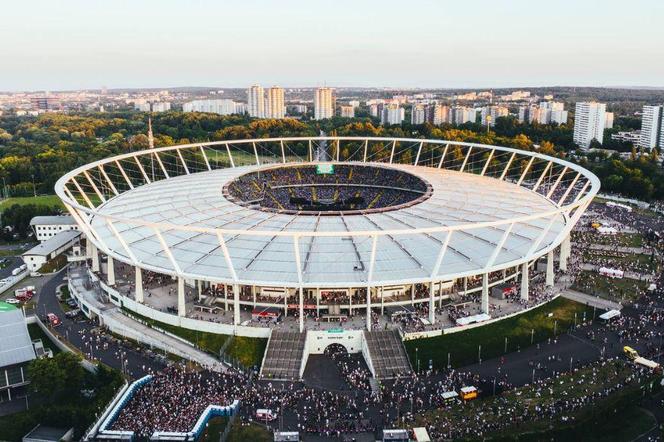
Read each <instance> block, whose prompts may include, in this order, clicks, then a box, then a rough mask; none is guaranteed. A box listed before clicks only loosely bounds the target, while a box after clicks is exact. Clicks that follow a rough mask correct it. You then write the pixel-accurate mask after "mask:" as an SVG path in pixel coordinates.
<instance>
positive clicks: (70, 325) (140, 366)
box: [36, 270, 165, 379]
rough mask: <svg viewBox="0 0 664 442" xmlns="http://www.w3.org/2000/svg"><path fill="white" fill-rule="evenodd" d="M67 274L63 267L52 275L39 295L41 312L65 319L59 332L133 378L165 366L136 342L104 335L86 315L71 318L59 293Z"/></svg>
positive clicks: (88, 355)
mask: <svg viewBox="0 0 664 442" xmlns="http://www.w3.org/2000/svg"><path fill="white" fill-rule="evenodd" d="M66 274H67V273H66V270H62V271H60V272H59V273H58V274H57V275H55V276H52V277H50V279H48V280H47V281H46V282H45V283H44V285H43V287H42V289H41V290H40V291H39V292H38V293H37V297H36V299H37V312H38V314H39V315H40V317H41V316H43V315H45V314H46V313H55V314H56V315H57V316H58V317H59V318H60V320H61V321H62V324H61V325H60V326H58V327H56V328H55V329H54V332H55V333H57V334H59V335H60V336H62V337H64V338H65V339H66V340H67V341H69V342H70V343H71V344H72V345H74V346H75V347H76V348H78V349H79V350H80V351H81V352H83V353H85V354H86V357H87V359H91V358H93V359H95V360H99V361H101V362H103V363H104V364H106V365H108V366H110V367H113V368H116V369H118V370H123V368H124V372H125V373H126V374H127V375H128V376H129V377H131V378H132V379H137V378H140V377H142V376H144V375H146V374H148V373H149V371H150V370H152V371H156V370H160V369H162V368H164V366H165V364H164V363H163V362H161V361H160V360H158V359H156V358H154V357H151V356H150V355H149V354H148V352H146V351H145V350H143V349H141V348H140V347H139V348H137V346H136V345H133V344H131V343H129V342H124V341H120V340H118V339H115V338H113V337H112V336H110V335H108V334H100V329H99V327H98V325H97V324H93V323H92V322H91V321H90V320H87V319H83V316H80V317H79V318H77V319H75V320H71V319H69V318H67V317H66V316H65V312H64V311H63V310H62V307H61V306H60V303H59V302H58V300H57V298H56V296H55V293H56V288H57V287H58V286H59V285H61V284H63V283H65V281H64V280H63V278H64V276H65V275H66ZM123 361H124V362H123ZM123 365H124V367H123Z"/></svg>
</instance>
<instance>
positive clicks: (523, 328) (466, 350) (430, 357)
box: [404, 296, 593, 369]
mask: <svg viewBox="0 0 664 442" xmlns="http://www.w3.org/2000/svg"><path fill="white" fill-rule="evenodd" d="M584 312H585V313H586V317H587V318H592V315H593V309H592V308H590V307H588V306H586V305H583V304H581V303H578V302H575V301H572V300H569V299H566V298H563V297H562V296H561V297H558V298H556V299H554V300H553V301H551V302H549V303H548V304H546V305H543V306H540V307H537V308H535V309H533V310H531V311H529V312H526V313H523V314H520V315H518V316H514V317H511V318H507V319H503V320H501V321H498V322H495V323H493V324H490V325H485V326H483V327H478V328H473V329H470V330H467V331H462V332H457V333H451V334H447V335H442V336H436V337H433V338H424V339H413V340H409V341H405V342H404V344H405V345H406V350H407V352H408V356H409V358H410V361H411V364H412V366H413V367H417V359H416V353H417V357H418V358H419V360H420V368H421V369H425V368H428V366H429V361H431V362H432V363H433V366H434V368H438V369H441V368H445V367H447V354H448V353H449V354H450V363H451V365H452V366H453V367H461V366H464V365H468V364H473V363H476V362H478V353H479V346H480V345H481V346H482V349H481V357H482V359H483V360H486V359H489V358H493V357H497V356H501V355H503V354H505V338H506V337H507V353H510V352H513V351H516V350H518V349H520V348H525V347H527V346H529V345H531V342H532V343H533V344H534V343H537V342H541V341H544V340H546V339H548V338H550V337H552V336H553V335H554V329H555V331H556V334H561V333H564V332H565V331H566V330H567V329H568V328H569V327H570V326H572V325H573V324H574V314H575V313H576V315H577V316H576V317H577V322H578V323H580V322H581V320H582V318H583V314H584ZM550 314H551V316H549V315H550ZM416 349H417V350H416Z"/></svg>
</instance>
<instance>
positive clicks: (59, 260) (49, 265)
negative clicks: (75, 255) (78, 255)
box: [39, 255, 67, 274]
mask: <svg viewBox="0 0 664 442" xmlns="http://www.w3.org/2000/svg"><path fill="white" fill-rule="evenodd" d="M66 265H67V256H66V255H58V256H56V257H55V258H53V259H52V260H50V261H48V262H46V263H45V264H44V265H43V266H41V267H40V268H39V273H42V274H48V273H53V272H57V271H58V270H60V269H62V268H63V267H64V266H66Z"/></svg>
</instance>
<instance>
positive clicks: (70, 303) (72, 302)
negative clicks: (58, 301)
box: [67, 298, 78, 307]
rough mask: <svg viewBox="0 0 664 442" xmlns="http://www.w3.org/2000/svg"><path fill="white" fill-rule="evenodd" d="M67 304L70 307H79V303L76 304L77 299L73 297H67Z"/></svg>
mask: <svg viewBox="0 0 664 442" xmlns="http://www.w3.org/2000/svg"><path fill="white" fill-rule="evenodd" d="M67 305H68V306H69V307H78V304H76V300H75V299H73V298H69V299H67Z"/></svg>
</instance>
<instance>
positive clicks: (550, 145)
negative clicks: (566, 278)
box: [0, 112, 664, 200]
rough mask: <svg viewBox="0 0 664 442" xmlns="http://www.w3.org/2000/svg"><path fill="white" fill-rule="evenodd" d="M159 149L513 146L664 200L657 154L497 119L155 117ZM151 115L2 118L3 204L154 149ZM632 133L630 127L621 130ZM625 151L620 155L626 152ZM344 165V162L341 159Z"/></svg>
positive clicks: (607, 186) (567, 129) (607, 184)
mask: <svg viewBox="0 0 664 442" xmlns="http://www.w3.org/2000/svg"><path fill="white" fill-rule="evenodd" d="M152 118H153V132H154V137H155V145H156V146H169V145H175V144H182V143H189V142H202V141H216V140H231V139H249V138H268V137H277V136H282V137H295V136H316V135H318V134H319V133H320V131H321V130H322V131H324V132H325V133H327V134H330V135H334V134H336V135H341V136H344V135H348V136H377V137H380V136H392V137H409V138H436V139H449V140H457V141H469V142H476V143H483V144H492V145H503V146H510V147H514V148H518V149H525V150H535V149H536V150H538V151H539V152H541V153H544V154H548V155H555V156H558V157H561V158H568V159H571V160H572V161H577V162H579V163H580V164H582V165H584V166H585V167H588V168H589V169H590V170H592V171H594V172H595V173H596V174H597V175H598V176H599V177H600V178H601V179H602V184H603V189H604V190H605V191H611V192H616V193H621V194H624V195H626V196H633V197H638V198H640V199H644V200H652V199H659V200H662V199H664V171H663V170H662V168H661V166H658V163H657V159H658V154H657V152H654V153H653V154H652V155H645V156H641V157H639V158H637V156H636V153H632V155H631V157H630V158H629V159H626V160H622V159H620V157H619V156H617V155H613V156H607V155H604V154H597V153H592V154H589V155H579V153H578V152H577V154H576V155H570V153H571V152H572V151H573V150H574V146H573V144H572V127H571V126H570V125H560V126H559V125H555V124H553V125H539V124H522V123H518V122H517V121H516V119H515V118H513V117H504V118H498V119H497V121H496V125H495V126H494V127H493V128H491V130H490V131H489V132H487V131H486V128H483V127H481V126H480V125H479V124H476V123H467V124H465V125H462V126H458V127H456V126H452V125H447V124H444V125H441V126H432V125H430V124H424V125H419V126H413V125H410V124H409V123H404V124H402V125H400V126H399V125H396V126H388V127H382V126H380V125H378V124H377V121H375V120H373V119H371V118H368V117H366V118H355V119H352V120H351V119H347V118H337V117H335V118H332V119H329V120H323V121H300V120H295V119H283V120H271V119H263V120H257V119H251V118H249V117H247V116H239V115H232V116H220V115H215V114H206V113H182V112H164V113H156V114H153V116H152ZM147 120H148V117H147V114H145V113H140V112H121V113H89V114H83V113H82V114H75V115H72V114H43V115H40V116H38V117H14V116H1V117H0V179H2V182H3V183H2V184H3V194H4V195H5V196H13V197H18V196H31V195H33V194H40V195H41V194H52V193H53V187H54V184H55V182H56V181H57V180H58V178H60V177H61V176H62V175H63V174H65V173H66V172H68V171H70V170H72V169H74V168H75V167H78V166H81V165H83V164H86V163H89V162H91V161H95V160H98V159H101V158H105V157H109V156H112V155H117V154H121V153H126V152H130V151H136V150H141V149H146V148H148V137H147V135H146V133H147ZM621 124H623V125H624V127H626V128H628V127H631V126H633V125H634V124H635V122H634V121H632V119H625V121H624V122H621ZM627 149H628V146H622V148H621V149H620V150H623V151H629V150H627ZM342 157H343V155H342Z"/></svg>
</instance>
